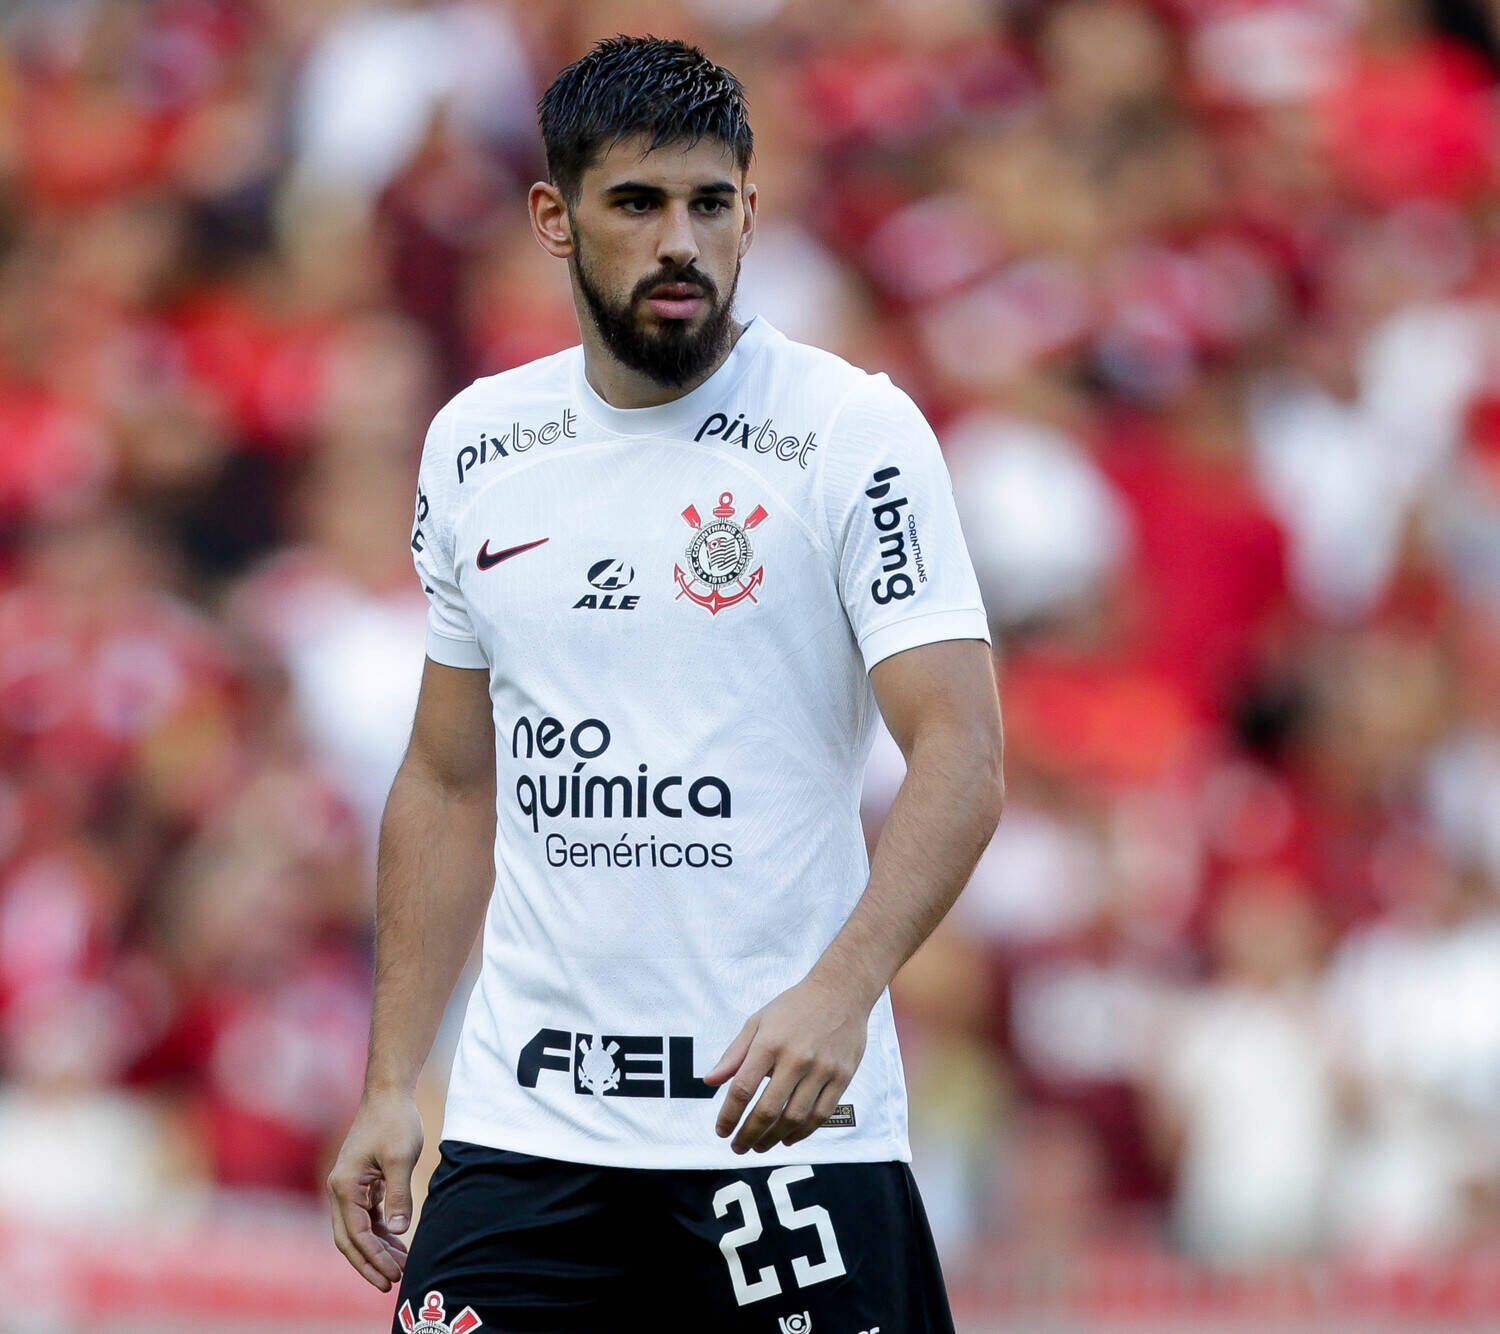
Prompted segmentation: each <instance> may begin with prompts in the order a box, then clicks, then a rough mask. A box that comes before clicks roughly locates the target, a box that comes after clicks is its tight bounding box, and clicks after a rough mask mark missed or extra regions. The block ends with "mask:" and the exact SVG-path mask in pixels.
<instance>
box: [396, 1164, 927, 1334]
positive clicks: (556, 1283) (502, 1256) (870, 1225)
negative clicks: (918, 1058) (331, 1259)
mask: <svg viewBox="0 0 1500 1334" xmlns="http://www.w3.org/2000/svg"><path fill="white" fill-rule="evenodd" d="M441 1147H442V1153H443V1159H442V1162H441V1163H440V1164H439V1165H438V1168H437V1170H436V1171H435V1172H434V1173H433V1174H432V1185H431V1188H430V1190H429V1193H428V1196H427V1203H426V1205H425V1206H424V1208H423V1210H422V1219H421V1222H420V1224H419V1225H418V1227H417V1231H416V1235H415V1237H414V1238H413V1240H412V1248H411V1256H410V1258H409V1260H408V1261H407V1265H406V1275H405V1278H404V1280H403V1281H402V1284H401V1292H400V1296H399V1298H398V1300H397V1303H396V1318H395V1323H394V1325H393V1326H392V1329H393V1330H394V1331H399V1334H450V1332H451V1334H470V1331H472V1330H478V1331H481V1334H542V1331H547V1332H548V1334H552V1332H553V1331H572V1332H574V1334H615V1332H616V1331H618V1334H627V1332H628V1334H637V1331H661V1334H676V1331H679V1330H680V1331H707V1332H709V1334H728V1332H729V1331H738V1330H745V1331H749V1332H750V1334H814V1332H815V1334H874V1331H876V1330H880V1331H882V1334H953V1320H952V1317H951V1316H950V1315H949V1312H948V1299H947V1296H946V1294H945V1292H944V1290H943V1276H942V1271H941V1270H940V1269H939V1267H938V1260H937V1254H936V1252H935V1251H934V1249H933V1245H932V1235H931V1233H930V1232H929V1230H928V1227H927V1217H926V1215H925V1213H924V1212H923V1210H922V1202H921V1200H920V1199H919V1198H918V1196H917V1187H916V1183H915V1182H914V1181H913V1180H912V1175H911V1170H910V1169H909V1168H908V1167H907V1165H906V1164H905V1163H827V1164H819V1165H818V1166H816V1167H806V1166H803V1167H756V1166H751V1165H749V1164H747V1165H746V1166H745V1167H744V1168H736V1169H730V1170H727V1171H717V1170H711V1171H653V1170H647V1169H641V1168H626V1167H591V1166H587V1165H584V1164H580V1163H564V1162H557V1161H554V1160H553V1159H550V1158H535V1157H532V1156H531V1155H529V1154H524V1153H509V1152H504V1151H502V1150H499V1149H489V1148H484V1147H482V1146H480V1145H476V1144H467V1143H463V1142H461V1141H458V1140H444V1141H443V1144H442V1146H441ZM424 1322H426V1323H424Z"/></svg>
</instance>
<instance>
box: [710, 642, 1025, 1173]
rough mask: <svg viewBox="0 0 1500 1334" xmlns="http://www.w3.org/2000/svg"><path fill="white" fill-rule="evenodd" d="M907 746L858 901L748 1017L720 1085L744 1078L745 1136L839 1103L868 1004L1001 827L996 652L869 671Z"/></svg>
mask: <svg viewBox="0 0 1500 1334" xmlns="http://www.w3.org/2000/svg"><path fill="white" fill-rule="evenodd" d="M870 681H871V684H872V685H873V686H874V688H875V697H876V699H877V701H878V702H879V704H880V710H881V713H882V714H883V715H884V717H885V720H886V724H887V725H888V726H889V727H890V729H891V733H892V735H893V736H894V737H895V738H896V742H897V744H898V745H899V746H900V747H901V749H902V752H903V753H904V754H905V756H906V765H907V769H906V778H905V780H904V781H903V782H902V784H901V789H900V791H899V792H898V793H897V794H896V800H895V802H894V803H893V804H892V806H891V811H890V815H889V817H888V818H887V820H886V823H885V827H884V828H883V829H882V831H881V835H880V841H879V843H878V845H877V846H876V849H875V857H874V860H873V862H872V864H871V867H870V880H869V884H868V885H867V886H866V887H865V892H864V894H863V895H862V896H861V898H860V900H859V902H858V903H857V904H856V905H855V908H854V911H853V912H852V913H851V914H850V915H849V919H848V921H847V922H845V923H844V926H843V928H842V929H841V930H840V931H839V933H838V935H836V936H835V937H834V938H833V940H832V941H831V942H830V943H829V945H828V947H827V949H825V950H824V951H823V954H822V955H821V957H820V958H819V959H818V961H817V963H816V964H814V965H813V967H812V969H811V970H810V971H809V973H808V975H807V977H806V978H804V979H803V980H802V981H801V982H799V983H798V984H797V985H796V986H795V987H792V988H791V989H790V990H788V991H785V992H783V993H782V994H781V995H780V996H778V997H776V999H775V1000H773V1001H772V1002H771V1003H770V1004H769V1005H767V1006H766V1007H765V1008H764V1009H761V1010H759V1011H757V1012H756V1013H755V1014H754V1015H752V1016H751V1017H750V1019H749V1020H748V1022H747V1023H746V1024H745V1027H744V1028H743V1029H741V1031H740V1034H739V1036H738V1037H736V1038H735V1040H734V1042H733V1043H731V1044H730V1046H729V1049H728V1051H726V1052H725V1053H724V1056H723V1058H722V1059H721V1060H720V1062H719V1064H718V1065H717V1066H716V1067H715V1068H714V1069H713V1070H712V1071H711V1072H710V1073H709V1074H708V1075H707V1076H706V1079H707V1082H709V1083H711V1084H717V1083H722V1082H724V1081H725V1080H727V1079H729V1078H730V1077H731V1076H733V1077H734V1079H733V1083H732V1084H731V1085H730V1089H729V1094H728V1096H727V1097H726V1098H725V1100H724V1107H723V1109H722V1111H721V1112H720V1114H719V1120H718V1126H717V1128H718V1132H719V1134H720V1135H726V1136H727V1135H729V1134H731V1133H733V1132H734V1129H735V1126H736V1125H737V1124H738V1123H739V1120H740V1116H741V1114H742V1113H743V1112H744V1110H745V1108H746V1107H747V1106H748V1105H749V1103H750V1100H751V1099H752V1098H753V1097H754V1096H755V1093H756V1090H757V1089H759V1087H760V1085H761V1081H762V1080H763V1079H766V1078H767V1077H769V1078H770V1083H769V1084H768V1085H767V1086H766V1090H765V1092H764V1093H763V1094H762V1095H761V1097H760V1098H759V1100H758V1101H757V1102H756V1103H755V1106H754V1108H753V1110H752V1111H751V1112H750V1115H749V1116H748V1117H746V1118H745V1121H744V1124H743V1125H741V1126H740V1128H739V1132H738V1133H737V1134H735V1138H734V1144H733V1147H734V1149H735V1151H736V1152H738V1153H744V1152H745V1151H746V1150H748V1149H750V1148H755V1149H758V1150H765V1149H769V1148H770V1147H771V1146H772V1145H774V1144H777V1143H780V1142H782V1141H785V1142H786V1143H788V1144H795V1143H796V1142H797V1141H798V1140H801V1139H805V1138H806V1137H807V1136H808V1135H810V1134H812V1132H813V1131H814V1130H816V1129H817V1128H818V1127H819V1126H820V1125H822V1124H823V1122H824V1121H826V1120H827V1119H828V1117H829V1116H830V1115H832V1113H833V1109H834V1107H835V1106H836V1105H837V1103H838V1100H839V1096H840V1095H841V1094H842V1093H843V1091H844V1090H845V1089H846V1088H847V1087H848V1085H849V1081H850V1080H851V1079H852V1078H853V1077H854V1071H855V1069H856V1068H857V1067H858V1065H859V1060H860V1057H861V1056H862V1055H863V1053H864V1045H865V1034H866V1030H867V1028H868V1025H869V1017H870V1010H871V1009H872V1008H873V1007H874V1005H875V1002H876V1001H877V1000H878V999H879V998H880V995H881V993H882V992H883V991H884V990H885V988H886V987H887V986H888V985H889V983H890V980H891V978H892V977H894V976H895V974H896V970H897V969H898V968H900V967H901V965H902V964H903V963H905V962H906V960H907V959H908V958H910V957H911V955H912V953H913V952H914V951H915V950H916V948H917V946H918V945H920V944H921V943H922V941H924V940H925V939H926V938H927V936H928V935H929V934H930V933H931V931H932V929H933V928H934V927H935V926H936V925H937V924H938V923H939V922H940V921H941V920H942V919H943V916H944V914H945V913H946V912H947V911H948V909H949V908H951V907H952V906H953V901H954V900H955V899H956V898H957V897H958V895H959V892H960V891H961V890H962V889H963V887H964V885H965V884H966V883H967V882H968V879H969V876H970V874H971V873H972V872H973V869H974V863H975V862H976V861H977V860H978V859H979V854H980V853H981V852H982V851H983V850H984V846H985V844H986V843H988V842H989V838H990V835H991V834H992V833H994V830H995V825H996V822H997V821H998V820H999V818H1000V808H1001V805H1002V803H1003V801H1004V794H1005V787H1004V779H1003V777H1002V767H1001V759H1002V742H1001V726H1000V706H999V700H998V699H997V697H996V692H995V672H994V664H993V661H992V659H991V657H990V652H989V648H988V646H987V645H985V644H984V643H983V642H982V641H980V640H952V641H946V642H943V643H938V644H927V645H924V646H922V647H920V648H914V649H908V650H907V651H906V652H904V653H897V654H893V655H892V656H891V657H889V658H886V659H885V660H884V661H882V662H879V663H877V664H876V665H875V668H874V670H873V671H871V673H870Z"/></svg>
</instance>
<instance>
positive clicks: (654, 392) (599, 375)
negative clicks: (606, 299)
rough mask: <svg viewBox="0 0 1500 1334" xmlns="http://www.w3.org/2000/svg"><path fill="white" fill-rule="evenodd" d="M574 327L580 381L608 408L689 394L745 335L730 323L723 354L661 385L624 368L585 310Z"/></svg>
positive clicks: (655, 402) (653, 404) (738, 325)
mask: <svg viewBox="0 0 1500 1334" xmlns="http://www.w3.org/2000/svg"><path fill="white" fill-rule="evenodd" d="M578 327H579V329H580V330H581V332H582V342H583V374H584V378H585V379H586V380H587V381H588V382H589V388H590V389H592V390H593V391H594V392H595V393H596V394H598V395H599V397H600V398H602V399H603V400H604V401H605V402H606V403H608V404H609V405H610V407H612V408H657V407H660V406H661V405H662V404H663V403H670V402H672V401H673V400H674V399H678V398H681V397H682V396H683V395H684V394H690V393H692V391H693V390H694V389H696V388H697V387H698V386H699V385H700V384H702V383H703V382H704V381H705V380H706V379H708V377H709V376H710V375H712V374H713V373H714V372H715V371H716V370H718V369H719V367H720V366H722V365H723V364H724V362H725V360H726V359H727V358H728V356H729V354H730V352H732V351H733V350H734V345H735V344H736V343H737V342H739V341H740V335H741V334H742V333H744V332H745V326H744V325H743V324H741V323H740V322H739V321H738V320H733V321H731V323H730V325H729V341H728V342H727V343H726V344H725V345H724V353H723V355H722V356H720V357H718V358H716V359H715V360H714V362H713V364H712V365H710V366H709V367H708V369H707V370H705V371H704V372H703V374H702V375H699V376H697V377H696V378H694V379H692V380H689V381H687V382H685V383H684V384H661V383H659V382H658V381H656V380H653V379H651V377H650V376H648V375H643V374H642V373H641V372H640V371H638V370H636V369H635V368H634V367H631V366H627V365H626V364H625V363H624V362H623V361H621V360H620V359H619V358H618V357H616V356H615V355H614V353H612V352H611V351H610V350H609V349H608V348H607V347H605V346H604V340H603V339H602V338H600V337H599V331H598V329H596V328H595V327H594V321H593V320H592V319H590V318H589V315H588V312H587V310H586V309H584V310H580V311H579V313H578Z"/></svg>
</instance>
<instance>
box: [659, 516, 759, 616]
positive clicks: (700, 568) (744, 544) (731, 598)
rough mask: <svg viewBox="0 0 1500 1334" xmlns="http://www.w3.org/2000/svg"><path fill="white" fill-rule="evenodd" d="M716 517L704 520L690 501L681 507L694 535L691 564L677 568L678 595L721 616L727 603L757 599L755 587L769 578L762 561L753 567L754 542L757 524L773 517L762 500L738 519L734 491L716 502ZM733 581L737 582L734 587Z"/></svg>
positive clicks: (687, 554) (675, 568) (675, 572)
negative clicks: (760, 503) (748, 571)
mask: <svg viewBox="0 0 1500 1334" xmlns="http://www.w3.org/2000/svg"><path fill="white" fill-rule="evenodd" d="M713 514H714V517H713V520H712V522H710V523H704V522H703V519H702V516H700V515H699V513H698V510H697V507H696V506H693V505H689V506H688V507H687V508H686V509H685V510H683V511H682V517H683V519H684V521H686V523H687V526H688V527H689V528H691V529H692V530H693V537H692V540H691V541H690V542H689V543H688V544H687V550H686V552H685V553H684V554H685V555H686V556H687V563H688V568H687V569H686V570H684V569H683V568H682V566H680V565H677V566H674V567H673V570H672V572H673V574H674V575H675V576H676V578H677V589H678V592H677V596H678V597H679V598H682V597H687V598H691V599H692V600H693V601H694V602H696V603H697V604H698V605H699V606H700V607H707V608H708V610H709V612H710V614H712V615H714V616H717V615H718V614H719V613H720V612H721V611H723V610H724V608H725V607H732V606H734V604H735V603H736V602H742V601H743V600H744V599H745V598H749V599H750V601H751V602H755V601H756V600H757V599H756V596H755V590H756V589H757V588H759V587H760V585H761V581H762V580H763V579H764V578H765V574H766V568H765V566H764V565H758V566H756V567H755V569H753V570H750V573H749V574H746V573H745V571H746V570H748V569H750V562H751V561H752V560H754V559H755V548H754V547H752V546H751V545H750V537H749V533H750V530H751V529H752V528H755V527H757V526H758V525H760V524H762V523H764V522H765V521H766V519H768V518H769V517H770V516H769V515H768V514H767V513H766V511H765V509H764V508H763V507H761V506H760V505H757V506H756V507H755V508H754V509H753V510H751V511H750V513H749V514H748V515H746V516H745V522H744V524H743V525H741V524H738V523H736V522H735V521H734V495H733V493H731V492H729V491H725V492H724V493H723V494H722V495H721V496H720V497H719V503H718V504H717V505H715V506H714V510H713ZM731 585H732V587H731Z"/></svg>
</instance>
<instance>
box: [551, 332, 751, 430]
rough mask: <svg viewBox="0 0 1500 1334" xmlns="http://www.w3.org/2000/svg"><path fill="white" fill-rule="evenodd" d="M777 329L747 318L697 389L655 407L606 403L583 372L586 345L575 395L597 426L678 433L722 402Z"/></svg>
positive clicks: (577, 363) (577, 360) (577, 366)
mask: <svg viewBox="0 0 1500 1334" xmlns="http://www.w3.org/2000/svg"><path fill="white" fill-rule="evenodd" d="M773 332H774V331H773V330H772V329H771V326H770V325H769V324H767V323H766V322H765V320H764V319H762V318H761V317H760V316H759V315H752V316H751V317H750V318H749V319H748V320H746V321H745V331H744V332H743V333H742V334H740V336H739V341H738V342H736V343H735V345H734V346H733V347H732V348H730V350H729V355H728V356H727V357H725V358H724V362H723V364H722V365H721V366H720V367H719V369H718V370H716V371H715V372H714V373H713V374H712V375H710V376H709V377H708V379H706V380H705V381H704V382H703V383H702V384H700V385H699V386H698V387H697V388H696V389H692V390H690V391H689V392H688V393H686V394H684V395H683V396H682V397H681V398H674V399H672V401H671V402H669V403H659V404H657V406H656V407H654V408H617V407H613V406H611V405H610V404H609V403H606V402H605V401H604V400H603V399H602V398H600V397H599V395H598V394H597V393H595V392H594V388H593V386H592V385H591V384H589V382H588V377H587V376H585V375H584V373H583V349H582V348H580V349H579V350H578V352H577V354H576V356H575V357H574V361H573V397H574V401H575V402H576V403H577V404H578V409H579V412H580V413H581V414H582V415H583V416H585V417H587V418H588V419H589V420H590V421H591V422H593V423H594V424H595V425H597V426H603V427H604V428H605V429H606V430H609V431H613V432H615V434H617V435H675V434H679V433H680V432H681V431H682V430H683V428H688V429H689V430H692V429H696V427H697V426H698V424H699V423H700V422H701V421H702V420H703V418H704V417H705V416H707V415H708V414H709V413H711V412H714V411H717V405H722V404H723V401H724V394H725V392H726V391H728V390H729V389H731V388H732V387H733V386H734V385H735V383H736V382H737V381H738V380H739V378H740V376H742V375H743V374H744V373H745V369H746V367H748V366H749V364H750V362H751V360H752V359H753V358H754V356H755V354H756V353H757V352H758V351H759V350H760V349H761V348H762V347H763V346H764V345H765V343H766V341H767V340H768V339H769V338H770V336H771V335H772V333H773Z"/></svg>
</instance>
